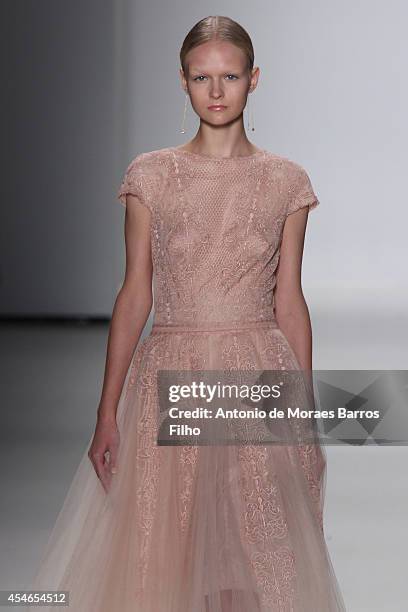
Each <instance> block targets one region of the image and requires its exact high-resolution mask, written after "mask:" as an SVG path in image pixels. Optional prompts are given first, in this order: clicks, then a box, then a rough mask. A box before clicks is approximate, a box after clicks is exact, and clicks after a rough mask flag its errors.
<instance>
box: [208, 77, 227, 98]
mask: <svg viewBox="0 0 408 612" xmlns="http://www.w3.org/2000/svg"><path fill="white" fill-rule="evenodd" d="M223 95H224V92H223V90H222V87H221V85H220V83H219V81H216V80H214V81H213V82H212V85H211V90H210V96H211V97H212V98H214V99H216V100H218V99H219V98H221V97H222V96H223Z"/></svg>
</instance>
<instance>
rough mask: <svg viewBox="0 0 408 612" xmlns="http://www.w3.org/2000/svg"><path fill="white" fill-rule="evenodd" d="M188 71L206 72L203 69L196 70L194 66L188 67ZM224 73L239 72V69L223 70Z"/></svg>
mask: <svg viewBox="0 0 408 612" xmlns="http://www.w3.org/2000/svg"><path fill="white" fill-rule="evenodd" d="M190 71H191V72H192V71H196V72H207V71H206V70H204V69H203V68H197V67H195V66H190ZM226 71H233V72H239V68H227V69H226V70H224V71H223V72H226Z"/></svg>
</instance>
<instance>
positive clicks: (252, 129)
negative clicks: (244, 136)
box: [247, 94, 255, 132]
mask: <svg viewBox="0 0 408 612" xmlns="http://www.w3.org/2000/svg"><path fill="white" fill-rule="evenodd" d="M249 96H250V94H248V98H247V126H248V130H249V129H250V130H251V131H252V132H254V131H255V128H254V114H253V112H252V105H251V108H250V106H249ZM249 117H251V123H252V127H250V125H249Z"/></svg>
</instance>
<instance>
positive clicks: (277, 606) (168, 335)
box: [29, 321, 345, 612]
mask: <svg viewBox="0 0 408 612" xmlns="http://www.w3.org/2000/svg"><path fill="white" fill-rule="evenodd" d="M159 369H163V370H165V369H168V370H177V369H179V370H197V369H207V370H216V369H220V370H221V369H223V370H234V369H241V370H251V369H252V370H268V369H269V370H278V369H281V370H285V369H286V370H287V369H299V366H298V363H297V360H296V358H295V355H294V353H293V351H292V349H291V347H290V345H289V344H288V342H287V340H286V338H285V336H284V335H283V333H282V331H281V330H280V329H279V328H278V327H277V325H276V323H274V322H268V321H262V322H251V323H248V324H241V325H232V326H227V325H226V326H224V327H222V326H221V327H218V328H214V327H212V328H211V329H210V328H208V329H206V328H205V327H203V326H201V327H198V328H196V329H192V328H188V329H186V328H183V327H181V326H179V327H171V326H169V327H167V326H159V325H154V326H153V329H152V331H151V333H150V334H149V335H148V336H147V337H146V338H145V339H144V340H143V341H142V342H141V343H139V345H138V347H137V348H136V350H135V352H134V355H133V358H132V362H131V365H130V368H129V371H128V373H127V376H126V380H125V384H124V386H123V390H122V394H121V398H120V401H119V405H118V411H117V424H118V428H119V432H120V446H119V454H118V460H117V467H118V471H117V474H116V475H115V476H114V477H113V479H112V484H111V487H110V489H109V492H108V493H106V492H105V490H104V488H103V487H102V484H101V483H100V481H99V480H98V478H97V476H96V473H95V471H94V468H93V466H92V464H91V462H90V459H89V457H88V450H89V447H90V444H91V440H89V444H88V446H87V448H86V450H85V452H84V455H83V457H82V459H81V461H80V464H79V466H78V469H77V471H76V474H75V476H74V479H73V481H72V483H71V486H70V488H69V490H68V493H67V496H66V499H65V502H64V505H63V507H62V509H61V511H60V513H59V515H58V518H57V521H56V523H55V525H54V528H53V530H52V532H51V535H50V537H49V540H48V543H47V546H46V548H45V551H44V552H43V556H42V559H41V563H40V565H39V567H38V569H37V572H36V574H35V579H34V582H33V584H32V586H31V588H32V589H35V590H36V591H38V590H47V591H49V590H54V591H56V590H58V591H69V601H70V606H69V609H70V610H73V611H75V612H289V611H290V612H294V611H295V612H335V611H336V612H337V611H343V610H345V606H344V602H343V599H342V596H341V593H340V589H339V586H338V583H337V580H336V577H335V574H334V570H333V567H332V563H331V560H330V556H329V553H328V549H327V546H326V543H325V538H324V530H323V501H324V494H325V479H326V457H325V452H324V448H323V447H322V446H320V445H317V444H303V445H297V446H296V445H273V444H271V445H264V446H263V445H259V444H258V445H254V444H252V445H251V444H237V445H233V444H229V445H213V446H198V445H190V446H160V445H157V433H158V408H157V401H158V399H157V386H156V375H157V371H158V370H159ZM57 608H58V609H60V606H49V607H46V608H42V609H44V610H48V611H51V610H56V609H57ZM29 609H32V610H34V609H35V610H37V609H38V608H34V607H32V608H29Z"/></svg>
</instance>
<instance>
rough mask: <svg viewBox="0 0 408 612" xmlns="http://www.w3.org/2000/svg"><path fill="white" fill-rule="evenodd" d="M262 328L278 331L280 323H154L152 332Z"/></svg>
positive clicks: (263, 321)
mask: <svg viewBox="0 0 408 612" xmlns="http://www.w3.org/2000/svg"><path fill="white" fill-rule="evenodd" d="M260 328H272V329H278V328H279V326H278V322H277V320H276V319H259V320H257V321H245V320H244V321H202V322H198V323H195V324H191V325H190V324H186V325H175V324H172V323H166V324H165V325H161V324H158V323H153V326H152V329H151V332H150V333H152V334H155V333H163V332H164V333H169V332H170V333H171V332H173V333H180V332H185V333H191V332H195V331H196V332H215V331H217V332H221V331H234V330H235V331H241V330H245V329H260Z"/></svg>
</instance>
